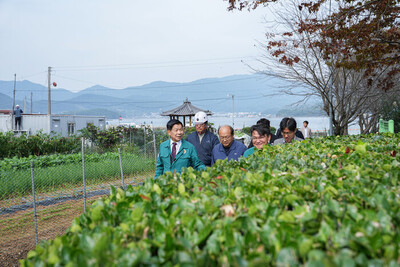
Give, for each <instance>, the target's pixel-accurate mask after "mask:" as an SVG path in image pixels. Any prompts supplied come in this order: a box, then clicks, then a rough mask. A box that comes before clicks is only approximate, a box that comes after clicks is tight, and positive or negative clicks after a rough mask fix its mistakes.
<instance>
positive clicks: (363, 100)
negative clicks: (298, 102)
mask: <svg viewBox="0 0 400 267" xmlns="http://www.w3.org/2000/svg"><path fill="white" fill-rule="evenodd" d="M269 2H279V3H277V4H275V5H272V6H273V7H276V5H279V7H277V8H276V10H275V12H273V13H274V14H275V15H276V17H277V18H276V20H275V21H273V24H275V25H272V26H271V25H270V26H271V27H269V28H268V29H273V30H272V31H270V32H268V33H267V34H266V37H267V42H263V43H260V45H261V47H262V48H264V49H265V50H266V53H265V54H264V55H265V56H264V58H263V59H261V60H260V61H262V63H264V66H265V69H264V70H263V72H264V74H267V75H269V76H275V77H280V78H283V79H286V80H289V81H291V82H292V87H287V88H285V89H283V90H282V91H283V92H284V93H287V94H297V95H299V94H300V95H303V96H304V97H305V98H307V97H311V96H318V97H319V98H320V99H321V100H322V103H323V109H324V110H325V112H326V114H327V115H330V114H331V113H332V115H333V124H334V128H335V135H343V134H347V133H348V132H347V128H348V125H349V124H351V123H354V122H355V121H356V120H357V121H358V122H359V124H360V129H361V132H362V133H368V132H374V131H376V129H377V128H376V126H377V122H378V119H379V118H378V116H379V113H380V110H381V109H382V107H381V104H382V101H380V99H382V98H383V97H385V98H388V97H389V98H390V97H392V96H394V95H399V74H398V73H399V71H398V70H399V66H400V65H399V64H398V63H397V62H396V61H395V59H396V58H397V57H398V54H395V53H394V52H393V49H394V47H395V45H392V46H391V49H392V50H391V49H389V48H388V46H387V45H383V47H384V48H385V50H383V49H381V50H379V49H378V47H377V45H375V46H373V47H375V49H378V50H379V53H378V52H376V53H375V54H374V57H372V56H369V53H373V52H372V51H373V50H372V47H371V46H369V45H366V47H365V50H364V51H365V53H366V54H362V53H363V50H362V47H363V45H364V44H363V43H359V44H355V43H354V42H352V41H351V40H350V39H351V38H357V37H354V36H352V35H351V34H350V32H351V31H352V30H349V31H350V32H349V31H346V27H347V28H349V29H353V30H354V29H356V28H360V27H361V24H360V23H361V22H360V21H361V19H360V18H358V17H356V15H357V14H356V12H353V15H351V16H350V18H348V20H347V21H346V23H340V24H339V26H335V23H334V22H332V21H334V20H335V19H336V21H337V18H339V17H340V16H339V15H338V14H339V12H345V13H343V14H342V15H341V16H342V17H341V18H343V16H344V14H349V12H350V11H349V10H350V8H349V5H350V4H351V3H353V2H355V1H351V0H343V1H339V0H335V1H334V4H335V6H334V8H333V7H332V8H331V7H330V6H329V5H327V1H314V2H310V1H307V2H304V1H296V0H293V1H289V0H286V1H282V0H278V1H254V2H247V1H230V8H231V9H233V8H238V9H243V8H250V9H251V8H256V7H257V6H259V5H261V4H267V3H269ZM357 2H358V3H361V2H360V1H357ZM349 3H350V4H349ZM237 5H239V6H237ZM370 5H371V3H369V6H370ZM358 6H360V8H361V6H362V7H363V8H367V7H368V5H364V6H363V5H362V4H359V5H358ZM271 8H272V7H271ZM331 10H336V13H335V12H331ZM357 10H358V11H359V9H357ZM393 12H394V11H393ZM329 14H332V15H331V16H330V15H329ZM363 15H364V16H363V19H364V21H365V19H366V18H369V17H368V16H366V14H363ZM338 16H339V17H338ZM269 19H271V18H269ZM364 26H365V25H364ZM364 31H365V30H364ZM344 32H347V33H348V35H349V38H350V39H347V38H346V34H344ZM335 33H336V34H337V36H335ZM353 34H355V33H354V32H353ZM374 34H376V33H375V32H374ZM362 38H366V36H364V35H363V37H362ZM362 38H358V40H359V41H360V42H362ZM351 44H354V45H355V48H352V47H351ZM386 53H388V54H386ZM360 55H362V56H360ZM377 55H381V57H378V56H377ZM383 59H385V60H383ZM372 62H375V64H373V63H372ZM257 71H259V70H257ZM298 87H302V88H305V89H306V90H305V91H303V92H301V93H299V92H298V90H293V88H298ZM331 88H332V89H331ZM378 88H380V89H384V90H378ZM331 92H332V95H333V99H331V97H330V94H331Z"/></svg>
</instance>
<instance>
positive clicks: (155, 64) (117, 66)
mask: <svg viewBox="0 0 400 267" xmlns="http://www.w3.org/2000/svg"><path fill="white" fill-rule="evenodd" d="M239 59H240V60H244V59H248V60H255V59H254V57H251V56H244V57H230V58H214V59H197V60H180V61H165V62H144V63H129V64H110V65H86V66H58V67H57V66H56V67H54V68H56V69H57V70H59V71H78V70H79V71H82V70H109V69H117V70H118V69H130V68H158V67H162V68H164V67H173V66H192V65H193V66H194V65H208V64H221V63H236V62H237V60H239ZM227 60H229V61H227ZM214 61H216V62H214ZM218 61H221V62H218ZM196 62H197V63H196ZM149 65H150V66H149ZM152 65H153V66H152Z"/></svg>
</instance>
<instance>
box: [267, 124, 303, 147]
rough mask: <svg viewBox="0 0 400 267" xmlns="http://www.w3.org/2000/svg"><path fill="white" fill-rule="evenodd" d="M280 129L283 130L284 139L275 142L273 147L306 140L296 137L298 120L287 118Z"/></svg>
mask: <svg viewBox="0 0 400 267" xmlns="http://www.w3.org/2000/svg"><path fill="white" fill-rule="evenodd" d="M279 129H280V130H281V133H282V136H283V137H282V138H279V139H276V140H275V141H274V143H273V145H278V144H288V143H291V142H295V141H303V140H304V139H302V138H300V137H297V136H296V131H297V123H296V120H295V119H293V118H287V117H286V118H283V119H282V121H281V123H280V125H279Z"/></svg>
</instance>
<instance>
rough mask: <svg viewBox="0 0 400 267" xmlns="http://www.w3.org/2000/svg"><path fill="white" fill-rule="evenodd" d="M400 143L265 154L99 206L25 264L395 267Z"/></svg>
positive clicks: (304, 145)
mask: <svg viewBox="0 0 400 267" xmlns="http://www.w3.org/2000/svg"><path fill="white" fill-rule="evenodd" d="M399 149H400V135H399V134H397V135H392V134H387V135H382V136H381V135H368V136H345V137H336V138H334V137H329V138H324V139H314V140H308V139H307V140H305V141H303V142H298V143H294V144H291V145H286V146H275V147H266V148H265V149H264V150H263V151H259V152H256V153H255V154H254V155H253V156H251V157H249V158H247V159H244V158H242V159H241V160H240V161H239V162H230V163H227V162H226V161H219V162H217V164H216V165H214V166H213V167H212V168H207V170H206V171H203V172H198V171H194V170H193V169H191V168H189V169H187V170H186V171H184V172H183V173H182V174H181V175H174V174H171V173H169V174H166V175H164V176H162V177H160V178H159V179H157V180H153V179H151V178H149V179H147V180H146V182H145V183H144V185H143V186H140V187H131V186H130V187H128V189H127V190H126V191H124V190H122V189H120V188H119V189H114V188H112V194H111V195H110V196H109V197H107V198H103V199H101V200H98V201H96V202H95V203H94V204H93V206H92V207H91V208H90V210H89V211H88V212H87V213H86V214H83V215H82V216H80V217H79V218H76V219H75V221H74V223H73V224H72V226H71V227H70V229H69V230H68V231H67V233H66V234H65V235H63V236H61V237H57V238H56V239H54V240H52V241H45V242H42V243H40V244H39V245H38V246H37V247H36V249H35V250H32V251H30V252H29V253H28V256H27V259H26V260H23V261H21V265H22V266H43V265H48V266H89V265H90V266H138V265H149V266H177V265H181V266H270V265H272V266H301V265H307V266H399V260H400V254H399V253H400V247H399V244H400V228H399V227H400V199H399V193H400V186H399V182H400V162H399V156H398V155H397V151H398V150H399Z"/></svg>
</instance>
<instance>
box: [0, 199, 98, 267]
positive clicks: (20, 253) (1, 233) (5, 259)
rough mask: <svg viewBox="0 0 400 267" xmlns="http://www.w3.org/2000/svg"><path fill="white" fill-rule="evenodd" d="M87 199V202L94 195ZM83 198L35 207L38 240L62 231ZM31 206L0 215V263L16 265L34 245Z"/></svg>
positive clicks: (81, 206) (89, 202)
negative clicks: (27, 208)
mask: <svg viewBox="0 0 400 267" xmlns="http://www.w3.org/2000/svg"><path fill="white" fill-rule="evenodd" d="M98 198H99V197H98V196H96V197H93V198H92V199H88V202H87V204H88V206H90V204H91V203H92V202H93V201H95V200H96V199H98ZM83 206H84V204H83V200H82V199H80V200H74V201H66V202H63V203H59V204H57V205H53V206H50V207H45V208H38V211H37V214H38V216H37V221H38V238H39V242H40V241H43V240H48V239H54V238H55V237H57V236H60V235H63V234H64V233H65V231H66V230H67V229H68V227H70V225H71V223H72V221H73V219H74V218H75V217H77V216H80V215H81V214H82V213H83V209H84V207H83ZM33 216H34V215H33V209H29V210H24V211H20V212H16V213H13V214H10V215H5V216H1V217H0V266H19V261H18V260H20V259H23V258H26V255H27V254H28V252H29V251H30V250H32V249H34V248H35V225H34V220H33Z"/></svg>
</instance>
